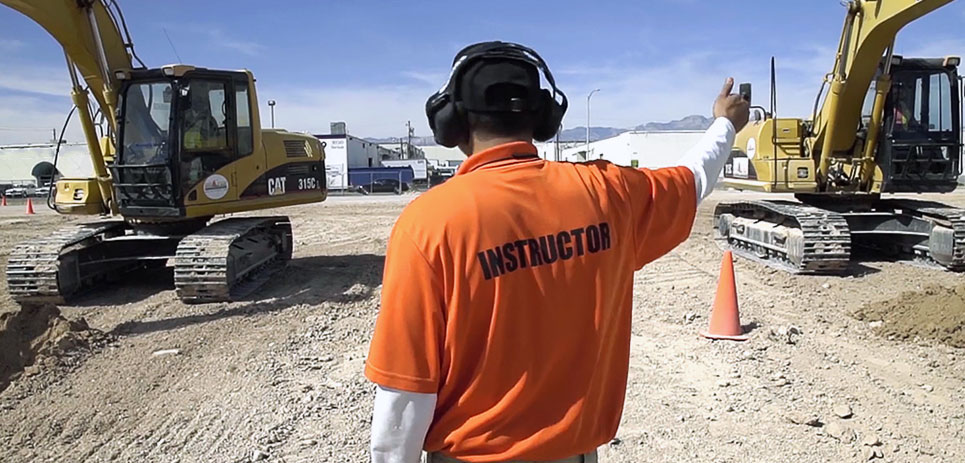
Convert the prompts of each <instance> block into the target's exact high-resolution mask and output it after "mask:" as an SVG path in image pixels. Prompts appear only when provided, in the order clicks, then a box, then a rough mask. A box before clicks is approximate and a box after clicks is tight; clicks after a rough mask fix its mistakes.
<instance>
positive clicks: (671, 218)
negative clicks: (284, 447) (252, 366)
mask: <svg viewBox="0 0 965 463" xmlns="http://www.w3.org/2000/svg"><path fill="white" fill-rule="evenodd" d="M541 74H542V75H543V76H544V77H545V79H546V82H548V87H549V88H548V89H544V88H543V87H542V86H541V78H540V76H541ZM733 85H734V82H733V79H727V81H726V82H725V84H724V86H723V89H722V90H721V92H720V94H719V95H717V96H716V101H714V103H713V113H714V116H715V117H716V120H715V121H714V123H713V125H712V126H711V127H710V129H708V130H707V132H706V133H705V134H704V136H703V137H702V139H701V140H700V141H699V142H698V143H697V145H696V146H695V147H693V149H692V150H690V151H689V152H688V153H687V154H686V155H685V156H684V157H683V158H682V159H681V160H680V165H679V166H678V167H671V168H665V169H656V170H650V169H635V168H630V167H622V166H617V165H614V164H611V163H610V162H607V161H604V160H597V161H592V162H585V163H563V162H547V161H545V160H543V159H541V158H540V157H539V156H538V154H537V149H536V147H535V146H534V145H533V140H534V139H535V140H537V141H546V140H549V139H550V138H552V137H553V136H554V135H555V134H556V131H557V130H558V128H559V127H560V123H561V122H562V119H563V115H564V114H565V112H566V108H567V100H566V97H565V95H564V94H563V92H562V91H561V90H560V89H559V88H557V86H556V83H555V80H554V78H553V75H552V73H551V72H550V70H549V68H548V67H547V65H546V63H545V62H544V61H543V59H542V58H540V56H539V55H538V54H537V53H536V52H535V51H533V50H531V49H529V48H527V47H524V46H522V45H518V44H513V43H505V42H485V43H479V44H475V45H472V46H469V47H467V48H465V49H463V50H462V51H460V52H459V53H458V54H457V55H456V57H455V59H454V60H453V65H452V69H451V73H450V78H449V81H448V82H446V83H445V85H444V86H443V88H442V90H440V91H439V92H437V93H436V94H434V95H432V96H431V97H430V98H429V100H428V102H427V104H426V114H427V116H428V119H429V125H430V127H431V128H432V130H433V133H434V135H435V138H436V141H438V142H439V143H440V144H442V145H444V146H449V147H455V146H458V147H459V148H460V149H461V150H462V151H463V152H464V153H465V154H466V155H467V156H468V159H467V160H466V161H465V162H464V163H463V164H462V166H461V167H460V168H459V171H458V172H457V174H456V175H455V176H454V177H453V178H452V179H450V180H449V181H447V182H446V183H444V184H442V185H440V186H438V187H435V188H433V189H431V190H429V191H428V192H427V193H424V194H423V195H422V196H420V197H418V198H416V199H415V200H414V201H412V203H410V204H409V205H408V206H407V207H406V208H405V210H404V211H403V212H402V214H401V215H400V217H399V219H398V221H397V222H396V224H395V227H394V228H393V230H392V233H391V237H390V238H389V243H388V250H387V252H386V262H385V272H384V276H383V282H382V283H383V286H382V302H381V308H380V310H379V314H378V319H377V322H376V326H375V333H374V337H373V339H372V342H371V346H370V351H369V356H368V358H367V360H366V366H365V374H366V376H367V377H368V378H369V379H370V380H371V381H372V382H374V383H375V384H376V386H377V387H376V397H375V404H374V412H373V418H372V438H371V454H372V461H373V462H376V463H388V462H393V463H396V462H401V463H417V462H419V461H420V457H421V455H422V452H423V451H425V452H426V453H427V461H429V462H433V463H439V462H445V463H458V462H520V461H523V462H528V461H532V462H535V461H539V462H557V463H560V462H595V461H597V460H596V458H597V455H596V449H597V447H598V446H600V445H602V444H604V443H606V442H609V441H610V440H612V439H613V437H614V436H615V435H616V432H617V427H618V425H619V423H620V417H621V414H622V412H623V402H624V396H625V392H626V384H627V370H628V367H629V355H630V320H631V306H632V292H633V273H634V272H635V271H636V270H639V269H640V268H642V267H643V266H644V265H646V264H647V263H649V262H651V261H653V260H654V259H657V258H659V257H660V256H662V255H664V254H666V253H667V252H669V251H670V250H672V249H673V248H674V247H676V246H677V245H678V244H680V243H681V242H683V241H684V240H686V239H687V237H688V236H689V234H690V230H691V227H692V225H693V221H694V215H695V213H696V210H697V205H698V203H699V201H700V200H701V199H702V198H704V197H706V196H707V195H708V194H709V193H710V192H711V190H712V189H713V187H714V184H715V183H716V181H717V178H718V177H719V175H720V172H721V170H722V169H723V166H724V164H725V162H726V160H727V157H728V155H729V154H730V150H731V146H732V144H733V142H734V137H735V134H736V132H737V131H738V130H740V129H741V128H742V127H743V126H744V125H745V124H746V123H747V120H748V112H749V104H748V102H746V101H744V100H743V99H742V98H741V97H740V96H738V95H734V94H732V93H731V91H732V89H733Z"/></svg>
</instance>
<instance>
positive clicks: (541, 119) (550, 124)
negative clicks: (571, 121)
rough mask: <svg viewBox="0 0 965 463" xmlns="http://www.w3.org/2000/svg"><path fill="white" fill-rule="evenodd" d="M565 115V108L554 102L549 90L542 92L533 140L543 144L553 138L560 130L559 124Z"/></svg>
mask: <svg viewBox="0 0 965 463" xmlns="http://www.w3.org/2000/svg"><path fill="white" fill-rule="evenodd" d="M565 113H566V108H564V107H563V106H561V105H560V104H559V103H557V102H556V100H555V99H554V98H553V94H552V93H550V92H549V90H545V89H544V90H542V91H541V95H540V109H539V112H538V114H537V117H536V126H535V127H533V139H534V140H536V141H539V142H544V141H547V140H549V139H551V138H553V137H554V136H555V135H556V132H557V131H558V130H559V129H560V123H561V122H563V115H564V114H565Z"/></svg>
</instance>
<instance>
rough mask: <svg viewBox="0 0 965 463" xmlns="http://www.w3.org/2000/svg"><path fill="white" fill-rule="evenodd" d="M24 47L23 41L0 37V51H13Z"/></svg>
mask: <svg viewBox="0 0 965 463" xmlns="http://www.w3.org/2000/svg"><path fill="white" fill-rule="evenodd" d="M23 47H24V43H23V41H20V40H16V39H0V51H5V52H13V51H17V50H20V49H21V48H23Z"/></svg>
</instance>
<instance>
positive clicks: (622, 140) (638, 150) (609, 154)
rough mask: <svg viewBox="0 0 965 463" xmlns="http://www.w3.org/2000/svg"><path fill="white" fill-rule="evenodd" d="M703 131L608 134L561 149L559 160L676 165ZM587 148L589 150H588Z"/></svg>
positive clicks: (649, 165) (631, 165)
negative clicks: (600, 138) (586, 143)
mask: <svg viewBox="0 0 965 463" xmlns="http://www.w3.org/2000/svg"><path fill="white" fill-rule="evenodd" d="M703 134H704V132H703V131H694V130H681V131H661V132H644V131H630V132H624V133H621V134H620V135H617V136H615V137H612V138H607V139H604V140H599V141H595V142H591V143H590V145H589V150H587V146H586V145H585V144H581V145H577V146H575V147H571V148H567V149H564V150H563V155H562V157H563V160H565V161H571V162H582V161H587V160H589V161H593V160H597V159H605V160H607V161H610V162H612V163H614V164H618V165H621V166H630V167H648V168H651V169H653V168H660V167H669V166H674V165H677V162H678V161H679V159H680V158H681V157H682V156H683V155H684V153H686V152H687V150H689V149H690V148H691V147H692V146H694V145H695V144H697V142H698V141H699V140H700V137H701V136H703ZM588 152H589V153H588Z"/></svg>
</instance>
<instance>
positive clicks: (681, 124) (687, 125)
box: [366, 114, 714, 146]
mask: <svg viewBox="0 0 965 463" xmlns="http://www.w3.org/2000/svg"><path fill="white" fill-rule="evenodd" d="M713 122H714V119H713V118H710V117H705V116H701V115H697V114H695V115H693V116H687V117H685V118H683V119H678V120H675V121H670V122H648V123H646V124H641V125H638V126H636V127H634V128H632V129H623V128H618V127H590V141H597V140H603V139H604V138H612V137H615V136H617V135H620V134H621V133H623V132H629V131H631V130H637V131H644V132H666V131H672V130H707V129H708V128H709V127H710V125H711V124H712V123H713ZM366 140H367V141H370V142H372V143H399V138H398V137H386V138H366ZM560 140H562V141H581V140H586V127H585V126H584V127H574V128H572V129H566V130H564V131H563V132H561V133H560ZM412 144H413V145H416V146H427V145H434V144H435V140H434V139H433V138H432V137H412Z"/></svg>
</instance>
